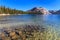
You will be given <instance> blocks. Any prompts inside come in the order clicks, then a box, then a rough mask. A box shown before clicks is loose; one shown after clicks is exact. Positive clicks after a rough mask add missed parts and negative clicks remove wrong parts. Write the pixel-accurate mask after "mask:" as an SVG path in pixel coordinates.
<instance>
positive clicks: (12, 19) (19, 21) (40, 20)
mask: <svg viewBox="0 0 60 40" xmlns="http://www.w3.org/2000/svg"><path fill="white" fill-rule="evenodd" d="M20 25H41V26H43V27H50V26H52V27H54V28H56V29H58V30H59V29H60V15H58V14H57V15H52V14H50V15H38V14H37V15H36V14H23V15H10V16H0V29H1V28H3V27H17V26H20Z"/></svg>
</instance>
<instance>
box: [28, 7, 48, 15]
mask: <svg viewBox="0 0 60 40" xmlns="http://www.w3.org/2000/svg"><path fill="white" fill-rule="evenodd" d="M28 12H34V13H35V12H37V13H39V12H40V13H42V14H48V13H49V11H48V10H46V9H45V8H43V7H34V8H32V9H31V10H29V11H28Z"/></svg>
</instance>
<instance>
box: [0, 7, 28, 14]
mask: <svg viewBox="0 0 60 40" xmlns="http://www.w3.org/2000/svg"><path fill="white" fill-rule="evenodd" d="M26 13H27V12H24V11H22V10H16V9H11V8H6V7H5V6H0V14H26Z"/></svg>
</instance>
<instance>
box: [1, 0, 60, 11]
mask: <svg viewBox="0 0 60 40" xmlns="http://www.w3.org/2000/svg"><path fill="white" fill-rule="evenodd" d="M1 5H2V6H6V7H10V8H13V9H14V8H15V9H18V10H24V11H25V10H29V9H31V8H33V7H44V8H46V9H48V10H58V9H60V0H0V6H1Z"/></svg>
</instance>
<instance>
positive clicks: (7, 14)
mask: <svg viewBox="0 0 60 40" xmlns="http://www.w3.org/2000/svg"><path fill="white" fill-rule="evenodd" d="M6 15H10V14H0V16H6Z"/></svg>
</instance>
